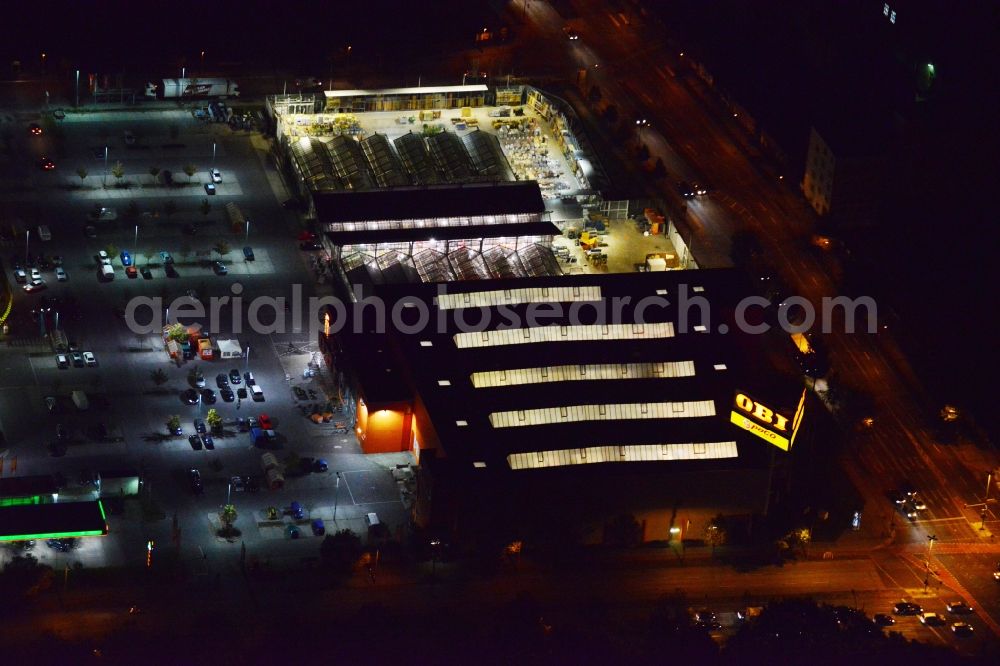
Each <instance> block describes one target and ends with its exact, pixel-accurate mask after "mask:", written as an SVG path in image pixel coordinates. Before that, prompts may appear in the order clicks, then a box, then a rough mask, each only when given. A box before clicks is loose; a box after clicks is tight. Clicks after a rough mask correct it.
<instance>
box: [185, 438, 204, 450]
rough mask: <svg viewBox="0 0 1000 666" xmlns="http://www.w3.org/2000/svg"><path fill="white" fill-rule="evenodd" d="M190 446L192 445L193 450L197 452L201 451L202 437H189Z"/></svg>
mask: <svg viewBox="0 0 1000 666" xmlns="http://www.w3.org/2000/svg"><path fill="white" fill-rule="evenodd" d="M188 444H190V445H191V448H192V449H194V450H195V451H201V437H199V436H198V435H189V436H188Z"/></svg>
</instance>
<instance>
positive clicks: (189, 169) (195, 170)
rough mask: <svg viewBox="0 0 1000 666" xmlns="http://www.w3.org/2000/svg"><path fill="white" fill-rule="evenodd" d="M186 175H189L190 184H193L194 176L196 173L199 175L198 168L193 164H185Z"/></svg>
mask: <svg viewBox="0 0 1000 666" xmlns="http://www.w3.org/2000/svg"><path fill="white" fill-rule="evenodd" d="M184 173H186V174H187V177H188V182H191V178H193V177H194V175H195V174H196V173H198V167H196V166H195V165H193V164H185V165H184Z"/></svg>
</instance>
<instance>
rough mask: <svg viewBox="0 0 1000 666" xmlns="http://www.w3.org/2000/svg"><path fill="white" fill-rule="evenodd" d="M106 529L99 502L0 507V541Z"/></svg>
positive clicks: (104, 531)
mask: <svg viewBox="0 0 1000 666" xmlns="http://www.w3.org/2000/svg"><path fill="white" fill-rule="evenodd" d="M107 533H108V523H107V518H106V516H105V514H104V507H103V505H102V504H101V502H100V501H99V500H98V501H93V502H57V503H55V504H22V505H16V506H5V507H0V541H26V540H31V539H60V538H68V537H79V536H101V535H104V534H107Z"/></svg>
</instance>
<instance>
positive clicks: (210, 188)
mask: <svg viewBox="0 0 1000 666" xmlns="http://www.w3.org/2000/svg"><path fill="white" fill-rule="evenodd" d="M205 193H206V194H215V183H205Z"/></svg>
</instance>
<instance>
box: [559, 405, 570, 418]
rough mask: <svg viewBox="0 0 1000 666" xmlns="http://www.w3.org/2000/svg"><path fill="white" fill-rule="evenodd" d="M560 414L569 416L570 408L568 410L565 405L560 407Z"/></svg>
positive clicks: (564, 416)
mask: <svg viewBox="0 0 1000 666" xmlns="http://www.w3.org/2000/svg"><path fill="white" fill-rule="evenodd" d="M559 416H561V417H563V418H566V417H568V416H569V410H567V409H566V408H565V407H560V408H559Z"/></svg>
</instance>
